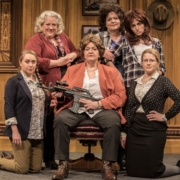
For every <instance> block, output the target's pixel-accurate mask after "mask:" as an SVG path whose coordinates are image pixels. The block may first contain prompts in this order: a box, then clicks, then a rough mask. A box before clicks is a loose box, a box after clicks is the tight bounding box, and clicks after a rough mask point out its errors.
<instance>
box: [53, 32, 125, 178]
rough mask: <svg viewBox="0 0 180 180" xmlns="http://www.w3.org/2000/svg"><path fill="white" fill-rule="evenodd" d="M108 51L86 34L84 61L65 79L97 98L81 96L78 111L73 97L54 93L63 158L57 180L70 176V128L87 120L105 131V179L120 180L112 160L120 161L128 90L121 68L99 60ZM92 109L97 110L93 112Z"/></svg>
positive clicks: (59, 151) (58, 147) (82, 44)
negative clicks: (122, 111)
mask: <svg viewBox="0 0 180 180" xmlns="http://www.w3.org/2000/svg"><path fill="white" fill-rule="evenodd" d="M104 50H105V48H104V46H103V44H102V41H101V40H100V39H99V38H98V37H97V36H95V35H93V34H88V35H86V36H85V37H84V38H83V39H82V40H81V42H80V52H81V56H82V57H83V58H84V62H83V63H80V64H77V65H74V66H71V67H69V68H68V69H67V72H66V74H65V75H64V77H63V78H62V81H66V82H67V83H68V85H69V88H72V87H74V86H76V87H80V88H83V89H86V90H88V91H89V92H90V94H91V95H92V96H93V97H94V98H96V99H97V100H96V101H94V100H88V99H84V98H80V99H79V102H80V103H81V104H82V105H83V106H81V107H79V108H78V111H77V112H76V113H75V112H73V111H72V109H71V107H72V105H73V98H72V97H68V96H66V95H65V94H63V93H61V92H60V93H55V94H52V101H51V106H52V107H55V108H56V110H57V112H56V114H55V118H54V137H55V138H54V142H55V159H56V160H59V166H58V171H57V172H56V173H55V174H54V175H53V178H52V179H53V180H57V179H64V178H66V177H67V176H68V160H69V141H70V138H69V135H70V130H72V129H73V128H75V127H76V126H77V125H78V124H79V123H81V122H82V121H84V120H87V119H89V120H91V121H93V122H94V123H96V124H97V125H98V126H99V127H101V128H102V130H103V132H104V140H103V144H102V146H103V148H102V149H103V150H102V177H103V178H104V179H105V180H110V179H113V180H116V179H117V177H116V175H115V174H114V172H113V170H112V163H113V162H116V161H117V152H118V147H119V142H120V136H119V134H120V128H121V123H125V122H124V121H125V119H124V117H123V115H122V113H121V111H120V110H119V108H120V107H123V105H124V104H125V101H126V91H125V88H124V86H123V84H122V82H121V80H120V78H119V75H118V74H119V72H118V70H117V69H115V68H111V67H108V66H105V65H103V64H100V63H99V60H100V59H101V58H102V56H103V54H104ZM88 110H93V111H94V112H93V114H92V113H90V112H89V111H88Z"/></svg>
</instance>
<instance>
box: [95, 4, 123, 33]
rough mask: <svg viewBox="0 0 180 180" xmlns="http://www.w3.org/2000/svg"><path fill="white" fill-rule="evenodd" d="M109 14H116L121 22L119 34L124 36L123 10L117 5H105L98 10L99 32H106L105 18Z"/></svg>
mask: <svg viewBox="0 0 180 180" xmlns="http://www.w3.org/2000/svg"><path fill="white" fill-rule="evenodd" d="M110 12H114V13H116V14H117V16H118V18H119V19H120V22H121V24H120V29H119V31H120V32H121V34H124V33H125V28H124V10H123V9H122V7H120V6H119V5H117V4H106V5H104V6H103V7H102V8H101V9H100V10H99V19H98V22H99V26H100V29H99V31H107V27H106V18H107V16H108V14H109V13H110Z"/></svg>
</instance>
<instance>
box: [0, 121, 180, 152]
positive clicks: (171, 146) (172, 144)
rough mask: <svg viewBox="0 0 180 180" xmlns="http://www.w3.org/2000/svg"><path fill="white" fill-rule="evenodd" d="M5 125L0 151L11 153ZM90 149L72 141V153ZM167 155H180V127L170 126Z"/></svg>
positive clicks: (1, 129)
mask: <svg viewBox="0 0 180 180" xmlns="http://www.w3.org/2000/svg"><path fill="white" fill-rule="evenodd" d="M4 128H5V125H3V124H0V151H2V150H7V151H11V150H12V149H11V144H10V141H9V138H8V137H6V136H3V132H4ZM87 151H88V147H84V146H82V145H81V144H80V143H79V142H78V141H77V140H71V142H70V152H87ZM101 151H102V150H101V147H100V145H99V144H98V145H97V146H95V147H92V152H101ZM164 152H165V153H168V154H180V126H173V125H171V126H169V127H168V130H167V142H166V147H165V151H164Z"/></svg>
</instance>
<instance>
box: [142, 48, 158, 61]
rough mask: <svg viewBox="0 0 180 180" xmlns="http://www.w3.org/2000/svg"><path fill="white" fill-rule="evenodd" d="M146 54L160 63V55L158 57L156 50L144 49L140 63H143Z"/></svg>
mask: <svg viewBox="0 0 180 180" xmlns="http://www.w3.org/2000/svg"><path fill="white" fill-rule="evenodd" d="M146 53H149V54H152V55H153V56H154V57H155V58H156V61H157V62H159V63H160V55H159V52H158V51H157V50H156V49H146V50H144V51H143V53H142V55H141V62H142V61H143V57H144V54H146Z"/></svg>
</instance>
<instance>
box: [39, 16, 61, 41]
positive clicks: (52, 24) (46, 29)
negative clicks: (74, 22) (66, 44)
mask: <svg viewBox="0 0 180 180" xmlns="http://www.w3.org/2000/svg"><path fill="white" fill-rule="evenodd" d="M41 30H42V32H43V33H44V34H45V36H46V37H47V38H49V39H52V38H54V37H55V35H56V33H57V31H58V25H57V19H56V18H55V17H52V16H47V17H46V18H45V21H44V23H43V25H42V26H41Z"/></svg>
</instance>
